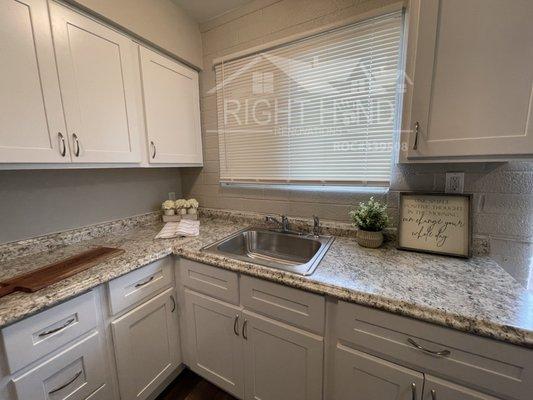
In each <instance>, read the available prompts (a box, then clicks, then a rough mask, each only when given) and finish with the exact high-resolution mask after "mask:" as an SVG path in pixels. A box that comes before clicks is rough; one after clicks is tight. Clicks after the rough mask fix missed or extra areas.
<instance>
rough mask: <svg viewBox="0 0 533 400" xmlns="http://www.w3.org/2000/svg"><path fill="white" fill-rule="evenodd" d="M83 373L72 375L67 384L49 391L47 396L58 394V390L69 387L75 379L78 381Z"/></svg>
mask: <svg viewBox="0 0 533 400" xmlns="http://www.w3.org/2000/svg"><path fill="white" fill-rule="evenodd" d="M82 372H83V371H80V372H78V373H77V374H76V375H74V376H73V377H72V378H71V379H70V380H69V381H68V382H67V383H64V384H63V385H61V386H59V387H58V388H56V389H54V390H50V391H49V392H48V394H54V393H57V392H59V391H60V390H63V389H65V388H66V387H67V386H68V385H70V384H71V383H73V382H74V381H75V380H76V379H78V378H79V377H80V375H81V374H82Z"/></svg>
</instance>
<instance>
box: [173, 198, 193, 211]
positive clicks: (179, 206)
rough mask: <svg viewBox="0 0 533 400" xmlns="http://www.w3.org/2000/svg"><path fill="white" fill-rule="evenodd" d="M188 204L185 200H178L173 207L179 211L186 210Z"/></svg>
mask: <svg viewBox="0 0 533 400" xmlns="http://www.w3.org/2000/svg"><path fill="white" fill-rule="evenodd" d="M188 204H189V202H188V201H187V200H185V199H179V200H176V201H175V202H174V207H175V208H176V210H180V209H182V208H188Z"/></svg>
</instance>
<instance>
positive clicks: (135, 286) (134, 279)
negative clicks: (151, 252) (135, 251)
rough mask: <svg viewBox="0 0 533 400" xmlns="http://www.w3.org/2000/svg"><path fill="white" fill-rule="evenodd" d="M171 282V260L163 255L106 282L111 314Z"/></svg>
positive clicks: (149, 295) (154, 292) (151, 294)
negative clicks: (159, 258) (154, 260)
mask: <svg viewBox="0 0 533 400" xmlns="http://www.w3.org/2000/svg"><path fill="white" fill-rule="evenodd" d="M171 284H172V260H171V258H170V257H165V258H163V259H161V260H158V261H156V262H153V263H151V264H148V265H146V266H145V267H142V268H140V269H138V270H136V271H133V272H130V273H129V274H127V275H124V276H121V277H120V278H117V279H114V280H112V281H110V282H109V283H108V289H109V306H110V309H111V314H113V315H115V314H117V313H119V312H121V311H122V310H125V309H126V308H128V307H130V306H132V305H134V304H136V303H138V302H140V301H141V300H143V299H146V298H148V297H151V296H153V295H154V294H156V293H157V292H159V291H160V290H161V289H163V288H165V287H167V286H170V285H171Z"/></svg>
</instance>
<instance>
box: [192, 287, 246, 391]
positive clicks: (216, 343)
mask: <svg viewBox="0 0 533 400" xmlns="http://www.w3.org/2000/svg"><path fill="white" fill-rule="evenodd" d="M184 297H185V312H186V315H185V320H186V328H187V339H186V341H185V343H186V346H187V347H188V350H189V352H190V356H191V360H189V367H190V368H191V369H192V370H193V371H195V372H196V373H198V374H200V375H201V376H203V377H204V378H206V379H208V380H209V381H211V382H213V383H215V384H216V385H218V386H220V387H221V388H222V389H224V390H225V391H227V392H228V393H231V394H233V395H234V396H236V397H239V398H243V396H244V377H243V361H242V360H243V358H242V353H243V348H242V338H241V321H242V314H241V310H240V308H239V307H236V306H233V305H231V304H227V303H224V302H222V301H220V300H217V299H214V298H210V297H207V296H204V295H201V294H199V293H195V292H192V291H190V290H188V289H186V290H185V296H184Z"/></svg>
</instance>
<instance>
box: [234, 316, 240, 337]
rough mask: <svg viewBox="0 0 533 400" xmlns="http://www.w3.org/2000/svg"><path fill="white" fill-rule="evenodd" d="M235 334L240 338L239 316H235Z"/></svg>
mask: <svg viewBox="0 0 533 400" xmlns="http://www.w3.org/2000/svg"><path fill="white" fill-rule="evenodd" d="M233 333H235V335H236V336H239V314H237V315H235V320H234V321H233Z"/></svg>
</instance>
